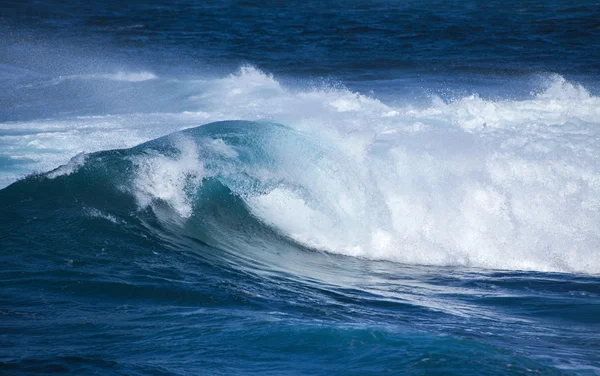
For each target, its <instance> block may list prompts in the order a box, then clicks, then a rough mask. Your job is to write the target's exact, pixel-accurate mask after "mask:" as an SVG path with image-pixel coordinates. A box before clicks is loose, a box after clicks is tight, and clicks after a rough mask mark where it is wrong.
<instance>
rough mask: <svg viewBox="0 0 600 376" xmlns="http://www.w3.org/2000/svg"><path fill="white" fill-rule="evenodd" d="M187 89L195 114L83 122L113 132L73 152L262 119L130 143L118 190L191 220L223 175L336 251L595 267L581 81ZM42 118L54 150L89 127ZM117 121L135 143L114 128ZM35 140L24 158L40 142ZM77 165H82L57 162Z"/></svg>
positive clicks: (588, 122) (587, 117)
mask: <svg viewBox="0 0 600 376" xmlns="http://www.w3.org/2000/svg"><path fill="white" fill-rule="evenodd" d="M189 85H192V86H193V87H195V88H196V89H197V91H198V92H199V93H200V94H194V95H193V96H190V97H189V98H188V100H189V101H191V103H197V106H198V109H199V110H201V111H198V112H186V113H183V114H141V115H140V116H139V117H138V118H135V121H132V122H131V124H130V125H131V127H130V128H128V126H127V124H123V122H124V121H125V122H127V121H129V120H127V119H128V117H127V116H114V117H100V118H98V119H90V118H86V119H78V121H80V122H89V123H90V124H91V123H94V122H102V123H103V126H102V127H98V128H94V129H96V130H98V129H100V130H99V132H104V130H106V132H107V134H108V135H109V137H112V138H108V139H107V140H105V141H106V142H103V143H98V144H94V143H95V142H98V141H97V140H96V139H88V138H83V137H80V138H79V140H81V142H80V143H79V144H78V145H77V147H78V148H81V149H82V150H74V149H73V148H71V149H68V151H66V152H72V153H73V154H75V152H79V151H84V150H85V151H86V152H89V151H95V150H99V149H102V148H109V147H110V144H111V142H113V141H118V142H119V143H118V144H116V146H121V145H124V144H125V145H126V146H131V143H133V142H139V141H140V140H142V141H143V139H144V138H146V139H149V138H152V137H156V136H157V135H160V133H161V132H163V134H164V132H165V131H177V130H178V129H181V128H185V127H186V126H190V125H192V124H193V122H197V123H199V124H202V123H205V122H207V121H212V120H222V119H230V118H239V119H246V120H261V121H259V122H258V123H256V122H221V123H212V124H209V125H204V126H200V127H196V128H192V129H189V130H187V131H182V132H179V133H176V134H175V135H172V136H169V137H167V138H166V139H159V140H162V141H160V142H165V141H164V140H169V141H168V144H169V145H170V146H169V147H168V148H167V149H168V150H169V152H168V153H167V152H165V151H164V150H163V149H161V148H158V149H155V148H154V147H153V146H151V145H155V144H156V142H158V141H153V142H150V143H149V144H143V145H142V146H139V147H136V148H134V149H131V150H146V149H144V148H148V147H149V148H150V149H148V150H146V151H144V152H143V153H141V154H139V155H138V154H135V155H128V154H127V157H126V159H127V160H128V162H127V163H128V164H130V165H131V166H130V170H129V172H128V173H127V174H125V175H123V176H122V179H124V180H125V181H127V183H125V182H122V181H119V182H118V183H117V182H115V183H114V184H118V185H119V186H120V187H127V190H128V192H130V194H131V195H132V197H134V198H135V201H136V202H137V205H138V206H139V207H141V208H143V207H151V208H153V210H158V209H157V208H158V206H156V205H157V203H162V204H161V205H162V206H164V207H167V208H170V209H169V210H172V211H173V213H174V215H175V216H176V217H179V218H181V219H182V221H183V222H186V221H190V220H191V218H193V217H194V216H198V215H200V214H198V213H197V212H196V211H195V210H196V209H195V208H196V205H197V199H198V196H197V192H198V190H199V189H200V188H201V187H202V186H203V184H204V183H205V182H206V181H207V180H211V179H213V180H214V179H216V180H217V181H219V182H220V184H223V185H224V186H225V187H227V189H229V190H230V191H231V193H232V194H233V195H235V196H236V197H238V198H239V199H241V200H242V201H243V205H244V206H245V207H246V208H247V210H248V211H249V212H250V213H251V215H252V217H253V218H255V219H257V220H258V221H260V223H262V224H264V225H266V226H268V227H270V228H272V229H274V230H275V231H276V232H277V233H279V234H281V235H282V236H284V237H286V238H288V239H291V240H293V241H294V242H296V243H297V244H299V245H302V246H306V247H309V248H314V249H319V250H325V251H328V252H333V253H341V254H344V255H350V256H356V257H362V258H368V259H377V260H390V261H395V262H401V263H408V264H432V265H463V266H473V267H483V268H492V269H519V270H520V269H526V270H540V271H563V272H585V273H599V272H600V259H599V258H598V254H597V252H596V251H597V249H598V247H599V246H600V237H599V236H598V235H597V233H598V231H597V223H599V220H600V200H599V199H598V197H600V164H599V162H600V160H599V159H598V156H597V153H596V150H598V149H599V147H600V145H599V138H598V124H599V123H600V98H598V97H596V96H594V95H592V94H591V93H590V92H589V91H588V90H586V89H585V88H584V87H583V86H581V85H579V84H576V83H571V82H569V81H567V80H565V79H564V78H563V77H561V76H558V75H550V76H548V77H547V78H546V80H545V81H544V82H543V84H542V85H541V87H540V88H539V89H538V90H536V91H534V92H533V93H532V95H531V98H529V99H524V100H512V99H506V100H489V99H484V98H481V97H480V96H478V95H468V96H463V97H457V98H456V99H453V100H443V99H441V98H439V97H436V96H432V97H431V100H430V101H431V102H430V103H421V104H415V103H413V104H406V105H391V104H386V103H384V102H383V101H381V100H378V99H376V98H374V97H372V96H366V95H363V94H360V93H356V92H352V91H351V90H348V89H346V88H343V87H331V86H314V87H309V88H306V87H304V88H291V87H288V86H285V85H283V84H281V83H280V82H279V81H278V80H277V79H275V78H274V76H272V75H269V74H266V73H264V72H262V71H260V70H258V69H256V68H254V67H248V66H247V67H242V68H241V69H240V71H239V72H237V73H235V74H232V75H229V76H227V77H224V78H220V79H216V80H204V81H194V82H190V83H189ZM128 116H130V115H128ZM129 119H131V118H129ZM171 120H173V121H171ZM265 121H267V122H265ZM269 121H276V122H278V123H282V124H285V126H279V125H274V124H273V123H270V122H269ZM34 123H35V122H34ZM59 123H60V121H59ZM104 123H106V124H104ZM148 123H154V124H156V128H152V129H153V132H147V129H148ZM40 124H44V122H42V123H35V124H34V125H32V126H30V128H35V127H39V129H40V130H44V137H47V139H48V140H49V141H48V142H50V143H52V144H53V145H54V147H57V148H60V145H59V144H65V142H66V141H67V142H68V140H69V138H70V137H71V136H70V133H69V132H73V133H77V132H81V131H82V130H81V129H79V127H77V126H75V127H70V128H68V129H69V131H68V132H66V133H65V132H62V133H60V132H57V133H53V132H47V130H48V127H47V126H46V125H43V126H40ZM64 124H65V123H63V124H62V125H64ZM162 124H165V125H162ZM113 125H115V126H113ZM53 126H54V125H53ZM56 126H57V127H60V126H61V125H56ZM3 127H5V128H6V127H9V128H10V127H17V125H15V124H8V125H3ZM115 128H117V129H122V130H123V131H124V132H125V131H129V130H132V131H133V132H132V133H131V134H132V135H133V136H135V137H133V138H131V139H130V140H129V141H131V142H128V141H127V137H130V136H127V134H128V133H119V134H122V135H123V137H121V136H119V137H114V136H115V134H116V133H115V132H114V129H115ZM15 129H16V128H15ZM142 130H146V131H145V133H143V132H141V131H142ZM137 131H140V133H136V132H137ZM32 134H34V135H35V130H34V131H33V132H32V133H29V134H28V135H27V136H28V142H29V144H28V145H27V146H29V151H30V152H31V150H32V149H33V150H35V147H36V145H35V144H33V143H34V142H36V140H39V139H40V138H39V137H40V136H38V137H32ZM2 137H15V138H16V139H17V140H19V141H20V140H24V139H25V137H24V136H19V135H16V136H9V135H5V136H2ZM65 140H66V141H65ZM111 140H112V141H111ZM123 143H124V144H123ZM127 144H129V145H127ZM25 148H26V147H24V149H25ZM90 149H91V150H90ZM65 150H67V149H65ZM165 150H166V149H165ZM58 154H60V152H58ZM71 155H72V154H71ZM88 158H89V154H88ZM88 163H89V162H87V161H86V163H85V164H84V166H85V165H87V164H88ZM72 167H77V168H80V166H79V164H77V166H74V165H73V166H71V167H68V168H66V169H65V168H63V170H64V171H67V172H69V173H72V172H73V168H72ZM63 170H60V171H63ZM51 174H54V175H58V172H57V171H55V172H53V173H51ZM159 206H160V205H159ZM99 209H101V210H103V209H102V208H99ZM103 211H104V210H103Z"/></svg>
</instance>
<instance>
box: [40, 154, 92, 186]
mask: <svg viewBox="0 0 600 376" xmlns="http://www.w3.org/2000/svg"><path fill="white" fill-rule="evenodd" d="M85 157H86V155H85V153H84V152H81V153H79V154H77V155H76V156H74V157H73V158H71V160H69V163H67V164H65V165H62V166H60V167H59V168H57V169H55V170H52V171H50V172H48V173H47V174H46V175H45V176H46V177H47V178H49V179H54V178H56V177H58V176H63V175H71V174H72V173H74V172H75V171H77V170H79V168H80V167H81V166H83V164H84V163H85Z"/></svg>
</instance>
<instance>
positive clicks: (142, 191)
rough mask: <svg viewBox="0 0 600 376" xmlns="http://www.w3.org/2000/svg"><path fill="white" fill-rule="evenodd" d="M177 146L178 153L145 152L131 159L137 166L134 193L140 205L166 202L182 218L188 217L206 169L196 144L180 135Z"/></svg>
mask: <svg viewBox="0 0 600 376" xmlns="http://www.w3.org/2000/svg"><path fill="white" fill-rule="evenodd" d="M177 146H178V148H179V154H178V155H176V156H167V155H162V154H153V155H148V154H145V155H141V156H136V157H133V158H132V161H133V162H134V164H135V166H136V177H135V182H134V187H133V193H134V195H135V197H136V199H137V201H138V204H139V205H140V206H141V207H146V206H152V205H154V204H156V203H159V202H163V203H166V204H168V205H169V206H170V207H171V208H172V209H173V210H175V212H176V213H177V214H178V215H180V216H181V217H183V218H188V217H189V216H190V215H191V214H192V209H193V197H194V194H195V192H196V190H197V189H198V187H200V185H201V184H202V179H203V178H204V176H205V171H204V166H203V165H202V162H201V161H200V158H199V156H198V150H197V146H196V144H195V143H193V142H191V141H190V140H187V139H185V138H181V139H179V140H178V142H177Z"/></svg>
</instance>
